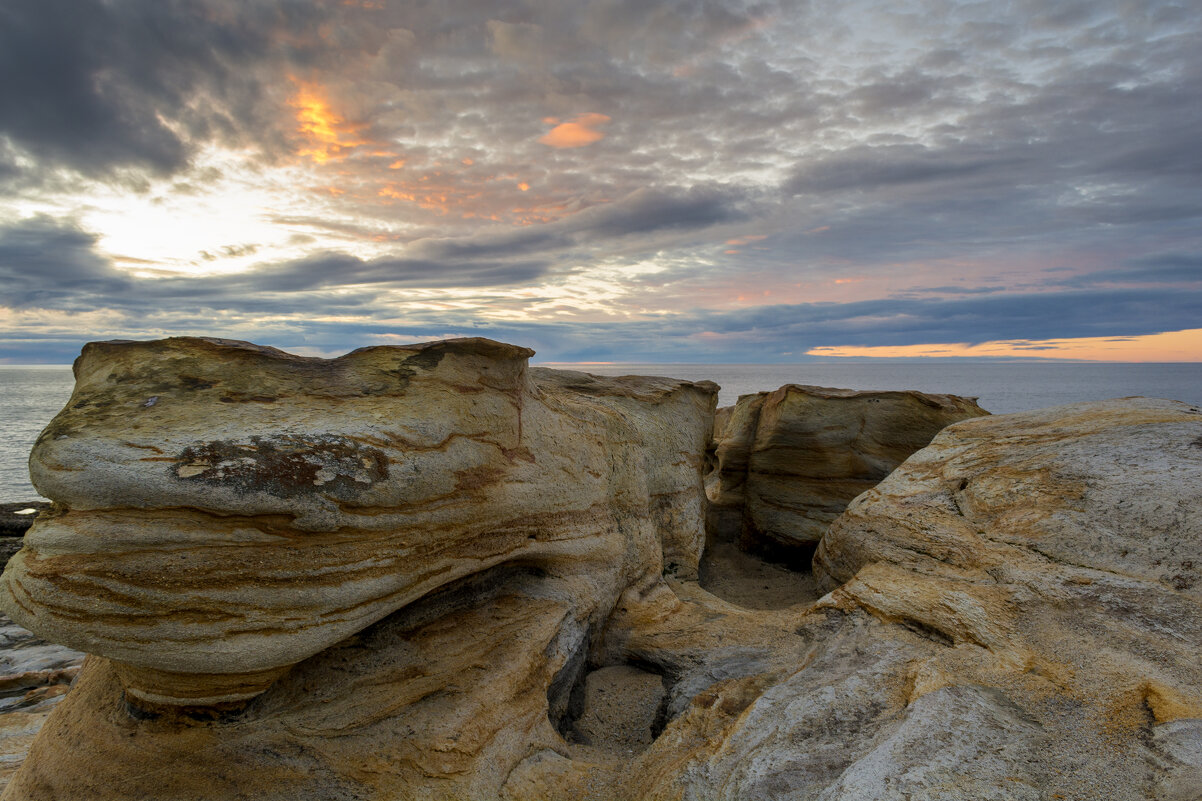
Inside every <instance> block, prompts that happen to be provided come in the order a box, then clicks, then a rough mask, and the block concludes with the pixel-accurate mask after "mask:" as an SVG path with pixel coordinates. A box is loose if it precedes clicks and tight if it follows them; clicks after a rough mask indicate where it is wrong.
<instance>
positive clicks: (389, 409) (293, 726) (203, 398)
mask: <svg viewBox="0 0 1202 801" xmlns="http://www.w3.org/2000/svg"><path fill="white" fill-rule="evenodd" d="M529 355H530V352H529V351H527V350H525V349H522V348H517V347H514V346H510V345H503V344H500V343H495V342H489V341H487V340H452V341H447V342H439V343H429V344H426V345H414V346H405V347H399V348H370V349H365V350H361V351H356V352H355V353H352V354H348V355H347V356H344V357H342V358H340V359H333V360H320V359H302V358H299V357H295V356H289V355H287V354H283V353H281V352H279V351H273V350H271V349H267V348H259V347H256V346H252V345H249V344H247V343H236V342H226V341H221V340H196V339H176V340H165V341H161V342H152V343H99V344H94V345H89V346H88V348H86V349H85V351H84V354H83V355H82V356H81V358H80V360H79V361H78V362H77V364H76V375H77V387H76V391H75V394H74V395H73V397H72V399H71V401H70V402H69V404H68V406H67V408H66V409H64V411H63V412H62V413H61V414H60V415H59V417H57V418H56V419H55V421H54V422H53V423H52V424H51V425H50V426H49V427H48V428H47V430H46V432H45V433H44V434H43V435H42V437H41V439H40V440H39V442H38V444H37V446H36V447H35V451H34V454H33V457H32V461H31V464H32V471H33V479H34V482H35V486H37V487H38V490H39V492H42V493H43V494H44V495H46V496H47V497H50V498H53V499H54V500H55V501H56V502H57V504H58V506H57V507H56V510H55V511H54V512H53V513H52V514H49V515H44V516H41V517H39V519H38V521H37V523H36V525H35V526H34V528H33V529H31V530H30V532H29V534H28V535H27V537H26V546H25V548H24V549H23V550H22V551H21V552H20V553H19V554H18V555H17V556H16V557H15V558H14V559H13V560H12V562H10V564H9V566H8V568H7V569H6V571H5V573H4V576H3V580H2V583H3V595H4V598H3V605H4V607H5V609H6V610H7V611H9V613H10V614H12V616H13V617H14V619H16V620H18V621H19V622H21V623H22V624H24V625H26V626H28V627H29V628H31V629H32V630H33V631H35V632H37V633H38V634H40V635H43V636H46V637H48V638H49V639H52V640H54V641H57V642H62V643H65V644H67V645H71V646H73V647H77V648H80V649H82V650H85V651H88V652H89V653H91V654H92V656H90V657H89V658H88V660H87V662H86V663H85V665H84V667H83V669H82V671H81V672H80V674H79V677H78V679H77V680H76V682H75V685H74V687H73V689H72V690H71V692H70V693H69V694H67V695H66V697H65V698H64V699H63V700H62V701H61V703H59V704H58V705H57V707H55V708H54V711H53V712H52V713H51V714H50V717H49V719H48V720H47V722H46V724H45V726H44V727H43V728H42V730H41V732H40V733H39V734H38V736H37V739H36V741H35V742H34V744H33V746H32V748H31V750H30V752H29V756H28V759H27V760H26V762H25V764H24V765H23V766H22V767H21V769H20V770H19V771H18V772H17V773H16V774H15V775H14V776H13V778H12V781H11V782H10V784H9V786H8V788H7V789H6V791H5V793H4V795H3V798H4V799H30V800H34V799H55V798H113V799H117V798H122V799H124V798H155V799H234V798H247V797H254V798H263V799H295V798H307V799H353V798H368V797H370V798H377V799H410V798H422V799H452V798H454V799H465V798H466V799H497V798H502V799H573V801H577V800H578V799H613V800H614V801H617V800H618V799H698V800H700V799H707V800H708V799H749V798H774V799H824V800H825V801H834V800H835V799H843V800H844V801H851V800H852V799H856V800H857V801H859V800H860V799H898V801H900V800H901V799H905V798H924V799H948V800H949V801H950V800H951V799H964V798H973V799H999V800H1000V799H1040V800H1041V801H1042V800H1043V799H1060V798H1062V799H1082V800H1084V799H1098V798H1108V799H1119V800H1120V801H1125V800H1126V799H1147V798H1156V799H1168V800H1169V801H1196V799H1198V798H1199V794H1198V788H1199V787H1200V786H1202V691H1200V688H1202V666H1200V665H1199V662H1198V659H1197V654H1198V653H1199V650H1200V647H1202V584H1199V580H1198V579H1199V576H1198V572H1199V566H1202V412H1200V411H1199V410H1198V409H1197V408H1195V407H1190V406H1187V405H1185V404H1180V403H1174V402H1171V401H1158V400H1147V399H1123V400H1119V401H1111V402H1107V403H1099V404H1082V405H1077V406H1070V407H1063V408H1059V409H1050V410H1044V411H1041V412H1035V413H1029V414H1020V415H1005V416H998V417H976V415H978V414H979V413H980V410H979V409H976V408H975V405H969V404H968V402H964V401H962V399H950V398H949V399H947V400H946V402H945V401H934V402H933V403H934V405H933V406H932V405H931V404H930V403H927V402H924V401H922V400H917V401H916V400H915V399H914V397H913V396H912V395H911V394H908V393H899V394H898V396H897V397H896V398H892V399H891V402H894V401H895V402H896V409H895V411H891V412H889V413H887V414H886V413H884V412H881V413H876V412H875V411H874V408H873V407H876V408H877V409H878V410H879V409H880V408H882V407H881V404H880V403H869V399H868V398H863V397H859V396H855V395H854V394H853V395H849V396H847V397H845V398H842V399H841V400H840V398H839V395H840V393H838V392H831V391H826V390H821V391H816V390H813V389H809V388H798V387H793V388H789V387H786V388H782V389H781V390H778V391H777V392H776V393H771V394H766V395H764V396H759V400H758V403H759V407H758V410H757V415H758V420H757V422H756V423H755V425H754V426H748V425H743V426H742V427H741V428H740V427H738V426H735V425H734V421H735V419H736V418H737V416H738V415H739V414H743V413H745V412H747V411H748V407H749V405H750V404H751V403H755V402H757V401H754V400H753V401H751V402H748V403H743V402H741V403H740V406H742V407H744V409H743V412H740V411H739V407H738V406H737V407H735V409H734V410H733V411H730V412H723V413H722V414H720V415H718V426H717V429H718V436H717V437H716V441H715V442H711V428H713V424H714V398H715V389H716V388H715V387H714V386H713V385H712V384H706V383H691V382H685V381H677V380H672V379H660V378H646V377H624V378H617V379H606V378H598V377H594V376H588V375H584V374H578V373H565V372H560V371H554V370H544V369H538V368H528V367H527V365H526V360H527V358H528V356H529ZM753 397H755V396H753ZM769 398H774V399H775V400H773V405H772V406H769V404H768V399H769ZM820 403H821V404H826V403H830V404H833V405H834V408H833V409H832V410H831V411H830V412H829V413H824V414H826V416H825V417H824V418H821V419H823V420H825V422H822V423H821V424H818V421H817V419H816V418H818V417H819V416H818V413H816V412H815V411H814V405H815V404H820ZM857 404H860V405H859V406H857ZM915 404H917V405H915ZM919 407H921V408H919ZM768 408H775V409H777V410H778V411H774V412H773V414H774V415H777V417H776V418H773V417H772V415H768V416H767V417H765V409H768ZM943 414H950V415H951V416H952V417H956V418H957V419H960V418H973V417H976V419H964V420H962V421H961V422H957V423H956V424H954V425H952V426H950V427H949V428H946V429H944V430H943V431H942V432H941V433H938V435H937V436H934V439H933V440H931V441H930V444H929V445H927V441H928V440H930V437H931V436H932V435H934V434H935V431H936V430H938V428H940V427H941V424H940V420H941V419H942V418H940V417H939V415H943ZM890 415H893V416H890ZM744 416H745V417H746V416H748V415H746V414H744ZM771 419H776V420H778V422H775V423H772V424H771V425H767V424H766V421H768V420H771ZM890 420H891V421H892V422H887V421H890ZM915 421H917V422H915ZM901 429H913V430H912V431H910V430H901ZM748 432H752V433H748ZM772 432H777V433H772ZM865 432H872V433H870V434H866V433H865ZM756 442H759V443H761V444H762V445H763V446H764V447H760V448H758V449H757V448H756V447H754V443H756ZM801 442H804V443H805V444H804V445H802V444H799V443H801ZM815 442H818V443H820V444H821V443H825V444H823V446H822V447H821V448H820V447H818V446H817V445H815V444H814V443H815ZM892 442H897V443H901V444H900V445H899V449H898V450H890V449H889V448H890V447H892V446H891V445H890V444H889V443H892ZM866 443H868V444H866ZM924 445H925V446H926V447H923V446H924ZM823 448H825V450H823ZM907 448H909V450H911V451H913V450H916V449H918V448H922V449H921V450H918V452H917V453H913V455H910V454H909V453H908V452H907V451H906V449H907ZM816 452H821V453H820V454H819V453H816ZM756 454H759V456H757V455H756ZM819 455H820V456H821V458H822V459H823V460H826V463H831V464H838V463H840V462H842V463H843V464H844V465H851V466H852V469H849V470H846V471H844V473H841V474H840V476H845V477H848V478H847V481H849V482H850V481H863V482H867V483H874V482H875V480H876V479H879V478H883V480H881V481H880V482H879V483H875V486H871V487H870V488H867V491H865V492H863V493H862V494H859V495H858V497H856V499H855V500H854V501H852V502H851V505H850V506H849V507H848V508H847V510H846V512H844V513H843V514H842V515H840V516H838V517H837V519H835V520H834V522H833V524H831V525H830V526H829V528H823V527H822V522H823V521H824V520H825V519H826V516H829V515H830V514H831V512H832V510H833V508H834V507H835V506H837V505H838V501H837V500H830V499H829V498H828V499H826V500H820V501H815V502H813V503H807V502H806V501H805V498H806V497H808V496H807V493H808V494H809V495H814V494H815V493H814V491H813V490H809V489H805V488H804V484H805V482H806V481H808V480H810V479H812V478H813V477H814V476H813V474H814V472H815V471H814V470H813V469H812V468H813V464H815V463H816V460H817V459H818V458H819ZM753 456H754V457H755V458H753ZM907 456H909V458H906V457H907ZM757 458H759V459H762V461H760V462H756V459H757ZM902 460H904V461H902ZM707 461H708V463H710V464H712V463H715V462H716V468H717V469H716V470H715V471H713V472H711V475H710V476H709V478H708V484H709V488H710V492H711V497H714V498H715V506H716V507H718V509H717V511H715V510H714V509H709V510H708V511H709V514H708V517H709V521H710V543H709V548H708V550H707V545H706V518H707V507H708V505H709V502H708V501H707V499H706V495H705V491H704V489H705V488H704V486H703V478H704V477H703V473H704V472H705V471H706V465H707ZM897 462H901V464H900V466H898V467H897V468H896V469H894V470H893V471H892V472H891V473H890V472H888V471H889V469H890V467H891V466H892V465H893V464H896V463H897ZM799 463H800V465H799ZM752 464H760V465H761V467H760V468H757V469H756V470H752V469H751V468H750V465H752ZM740 465H744V466H742V467H741V466H740ZM765 465H766V467H765ZM864 465H869V467H868V470H867V471H866V472H867V474H866V475H860V474H859V473H857V472H856V471H857V470H860V469H861V468H862V467H863V466H864ZM724 470H725V471H726V472H725V473H724V472H723V471H724ZM873 471H875V472H873ZM877 473H880V474H881V475H879V476H878V475H877ZM885 473H888V475H887V477H885V475H884V474H885ZM740 476H741V479H740ZM761 476H771V477H772V478H771V482H775V483H771V482H769V483H771V486H770V488H769V489H768V490H765V489H763V488H761V489H758V490H757V489H755V485H756V483H757V482H758V481H760V477H761ZM843 480H844V478H842V477H841V478H839V479H838V480H837V481H843ZM739 481H741V482H742V484H741V485H740V486H736V485H737V484H738V483H739ZM836 483H837V482H836ZM764 486H767V484H764ZM749 488H750V489H751V491H750V492H749V491H748V489H749ZM735 490H740V491H741V492H742V495H741V496H738V495H735V494H734V493H735ZM736 498H737V500H736ZM749 498H750V499H763V498H770V499H772V498H775V499H777V500H776V501H775V502H774V503H769V504H766V505H767V506H773V508H774V509H776V508H779V507H784V506H789V507H790V508H788V509H787V510H786V513H781V514H778V513H776V512H771V513H766V512H764V511H763V509H762V508H761V507H758V506H757V505H756V504H758V503H759V501H756V502H755V503H749V502H748V499H749ZM782 498H784V499H786V500H787V502H788V503H787V504H786V503H784V502H781V501H780V499H782ZM803 506H805V507H806V508H809V509H816V510H817V511H818V513H817V515H816V516H814V517H807V516H804V515H800V516H799V515H797V514H796V512H797V509H799V508H801V507H803ZM757 509H758V511H757ZM732 510H734V511H737V514H738V526H739V535H738V536H743V533H744V532H745V530H746V529H745V526H747V525H751V526H753V527H754V531H755V532H756V537H758V536H760V535H763V534H765V532H767V536H768V537H770V538H772V539H773V541H783V542H784V544H786V545H789V544H792V543H802V544H803V547H811V548H812V547H814V546H813V545H812V544H811V545H808V546H805V545H804V544H805V543H813V542H815V541H817V546H816V551H815V552H814V559H813V575H812V576H811V575H809V574H808V571H806V572H804V573H789V572H788V571H785V570H784V569H783V568H778V567H773V568H772V569H773V570H775V571H777V572H775V573H773V574H772V578H771V583H772V590H771V592H772V594H773V598H774V602H773V603H763V604H757V603H754V602H753V600H754V599H753V598H752V597H751V596H753V595H754V593H755V591H756V587H757V586H759V585H758V584H752V583H750V582H744V583H743V584H742V585H741V586H740V588H739V592H737V593H730V594H728V595H727V596H726V597H727V598H730V599H734V600H737V601H738V603H735V602H732V601H731V600H723V598H720V597H718V596H717V595H715V594H712V593H711V592H709V591H707V590H706V589H705V587H706V586H710V587H713V588H715V591H718V590H717V587H718V586H719V584H721V582H717V583H715V582H714V581H713V580H712V574H713V572H714V571H715V570H723V569H727V568H728V567H729V566H730V565H733V564H735V562H734V561H730V560H728V561H726V562H722V561H715V554H718V553H720V550H721V549H720V548H719V547H718V546H722V547H725V548H730V547H734V544H733V542H732V540H733V539H738V537H730V536H727V535H728V534H730V529H723V528H722V526H723V525H725V524H723V523H722V521H721V516H722V514H726V515H727V521H728V522H729V520H730V519H732V518H733V516H734V511H732ZM802 517H805V519H804V520H802ZM814 520H817V521H818V522H814ZM748 521H751V522H750V523H748ZM757 521H758V522H757ZM815 532H817V538H816V539H815ZM724 537H725V539H724ZM751 539H752V540H755V539H756V538H755V537H752V538H751ZM761 542H762V540H761ZM750 544H751V545H755V544H757V543H756V542H752V543H750ZM744 545H748V543H747V542H744ZM727 553H728V555H729V552H727ZM739 553H743V552H739ZM739 558H740V559H743V558H746V559H753V557H752V556H751V555H748V554H745V553H744V554H743V556H740V557H739ZM766 569H767V568H765V570H766ZM707 571H708V572H709V573H710V574H711V580H710V581H708V582H707V581H704V580H703V581H700V582H699V581H698V578H699V576H701V577H702V578H703V579H704V575H705V574H706V573H707ZM752 573H754V571H752ZM752 573H749V574H748V575H751V574H752ZM754 575H755V577H756V580H757V581H758V580H759V579H761V578H764V577H766V576H768V575H769V574H768V573H767V572H759V573H754ZM790 576H793V577H795V581H796V587H797V592H796V596H795V598H794V599H792V600H793V601H794V602H789V600H790V599H789V597H788V595H789V593H788V582H789V581H790V578H789V577H790ZM821 592H825V593H826V594H825V595H821V597H819V593H821ZM757 607H758V608H757Z"/></svg>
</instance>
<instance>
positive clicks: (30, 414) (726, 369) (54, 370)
mask: <svg viewBox="0 0 1202 801" xmlns="http://www.w3.org/2000/svg"><path fill="white" fill-rule="evenodd" d="M543 366H547V367H555V368H557V369H563V370H581V371H584V372H587V373H595V374H598V375H661V376H671V377H673V378H684V379H688V380H692V381H701V380H706V381H713V382H714V383H716V384H718V385H719V386H720V387H721V388H722V390H721V393H720V394H719V396H718V403H719V405H722V406H728V405H730V404H733V403H734V402H735V401H736V400H738V397H739V396H740V395H745V394H748V393H752V392H759V391H761V390H770V389H776V388H777V387H779V386H781V385H782V384H811V385H816V386H823V387H842V388H846V389H916V390H919V391H921V392H941V393H950V394H953V395H968V396H972V397H977V398H978V399H979V403H980V404H981V406H982V407H984V408H985V409H987V410H989V411H990V412H993V413H994V414H1006V413H1009V412H1021V411H1027V410H1030V409H1040V408H1044V407H1046V406H1059V405H1061V404H1065V403H1076V402H1077V401H1087V400H1103V399H1106V398H1121V397H1126V396H1129V395H1143V396H1146V397H1153V398H1170V399H1172V400H1179V401H1185V402H1187V403H1191V404H1202V363H1177V364H1112V363H1097V362H1092V363H1085V362H1068V363H1065V362H945V361H938V362H934V361H931V362H926V361H924V362H892V361H891V362H877V361H872V362H852V361H848V362H838V363H809V364H637V363H622V364H591V363H590V364H562V363H555V364H546V365H543ZM72 384H73V379H72V375H71V368H70V366H68V365H0V503H19V502H25V501H33V500H38V499H39V495H38V493H37V491H36V490H35V489H34V488H33V486H32V485H31V484H30V483H29V469H28V458H29V450H30V448H31V447H33V443H34V440H36V439H37V436H38V433H39V432H40V431H41V430H42V428H44V427H45V426H46V424H47V423H49V422H50V419H51V418H52V417H54V415H56V414H57V413H58V411H59V410H60V409H61V408H63V406H64V405H66V402H67V399H68V398H69V397H70V396H71V388H72Z"/></svg>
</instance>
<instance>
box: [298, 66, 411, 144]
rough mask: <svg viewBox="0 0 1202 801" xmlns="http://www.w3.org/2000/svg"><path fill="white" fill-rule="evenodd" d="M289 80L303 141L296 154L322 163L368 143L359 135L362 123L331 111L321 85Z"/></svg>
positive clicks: (299, 131)
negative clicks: (294, 84) (351, 120)
mask: <svg viewBox="0 0 1202 801" xmlns="http://www.w3.org/2000/svg"><path fill="white" fill-rule="evenodd" d="M293 80H294V81H295V82H296V84H297V91H296V94H295V95H293V96H292V97H291V98H290V99H289V101H288V104H289V105H290V106H292V108H294V109H295V110H296V122H297V132H298V133H299V134H301V136H302V137H304V139H305V141H306V142H307V145H306V146H305V147H302V148H301V149H300V150H298V151H297V155H298V156H302V157H307V158H310V159H312V160H313V161H315V162H317V163H318V164H325V163H326V162H327V161H329V160H330V159H334V158H341V157H344V156H345V155H346V154H347V152H348V151H350V150H352V149H353V148H356V147H358V146H360V145H365V144H368V142H367V140H365V139H362V138H360V137H359V131H361V130H362V129H363V127H364V126H362V125H352V124H350V123H348V122H347V121H346V120H344V119H342V117H340V116H338V115H337V114H335V113H334V112H333V111H331V110H330V106H329V102H328V101H327V100H326V97H325V92H324V91H323V90H322V87H321V86H319V85H318V84H315V83H309V82H307V81H301V80H297V79H293ZM402 164H403V162H402Z"/></svg>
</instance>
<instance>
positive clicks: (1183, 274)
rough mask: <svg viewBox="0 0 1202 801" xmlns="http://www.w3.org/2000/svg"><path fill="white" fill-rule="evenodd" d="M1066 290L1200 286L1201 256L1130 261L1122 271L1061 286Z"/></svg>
mask: <svg viewBox="0 0 1202 801" xmlns="http://www.w3.org/2000/svg"><path fill="white" fill-rule="evenodd" d="M1064 284H1065V285H1067V286H1094V285H1097V284H1145V285H1147V284H1197V285H1199V286H1202V253H1157V254H1154V255H1151V256H1144V257H1142V258H1138V259H1132V260H1131V261H1130V262H1128V264H1127V265H1126V266H1125V267H1121V268H1118V269H1113V270H1097V271H1094V272H1091V273H1087V274H1085V275H1080V276H1076V277H1074V278H1071V279H1068V280H1066V281H1065V282H1064Z"/></svg>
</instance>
